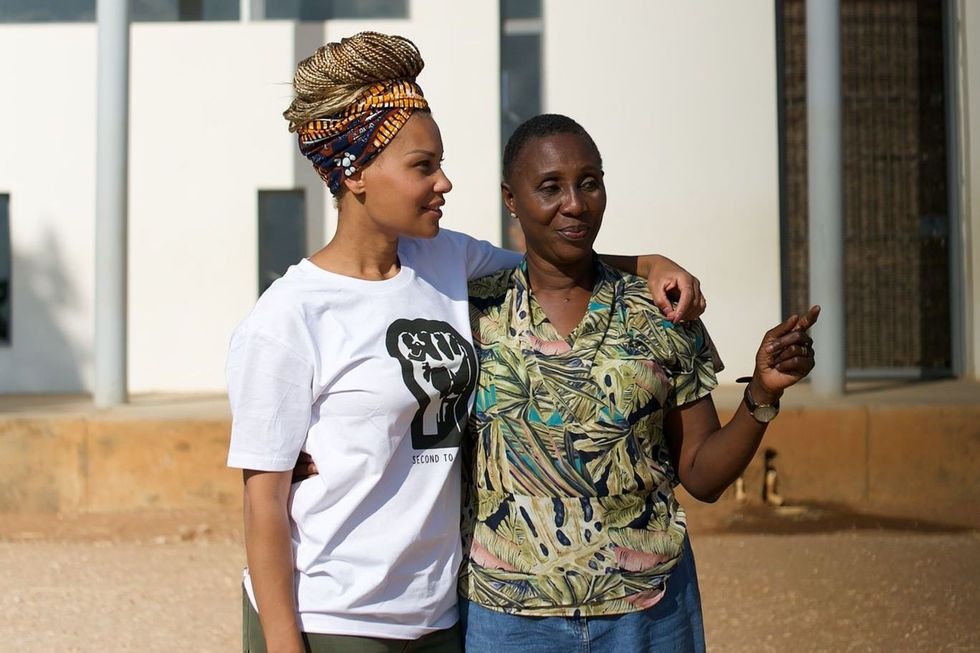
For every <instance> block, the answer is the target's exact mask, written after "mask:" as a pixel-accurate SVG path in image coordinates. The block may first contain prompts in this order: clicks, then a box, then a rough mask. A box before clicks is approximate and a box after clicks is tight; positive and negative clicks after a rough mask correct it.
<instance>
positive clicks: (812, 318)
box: [796, 305, 820, 331]
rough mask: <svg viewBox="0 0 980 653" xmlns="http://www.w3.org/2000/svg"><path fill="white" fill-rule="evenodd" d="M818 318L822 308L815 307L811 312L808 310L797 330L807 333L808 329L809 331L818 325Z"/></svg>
mask: <svg viewBox="0 0 980 653" xmlns="http://www.w3.org/2000/svg"><path fill="white" fill-rule="evenodd" d="M818 317H820V307H819V306H817V305H813V306H811V307H810V310H808V311H807V312H806V313H805V314H804V315H803V317H801V318H800V321H799V322H798V323H797V325H796V328H797V329H799V330H800V331H806V330H807V329H809V328H810V327H812V326H813V325H814V324H816V323H817V318H818Z"/></svg>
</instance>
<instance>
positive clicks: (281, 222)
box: [259, 190, 306, 295]
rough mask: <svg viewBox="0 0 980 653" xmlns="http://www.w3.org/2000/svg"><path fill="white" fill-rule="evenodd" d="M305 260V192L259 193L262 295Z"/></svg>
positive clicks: (275, 191) (271, 191) (260, 290)
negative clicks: (277, 280)
mask: <svg viewBox="0 0 980 653" xmlns="http://www.w3.org/2000/svg"><path fill="white" fill-rule="evenodd" d="M304 256H306V196H305V195H304V194H303V191H302V190H260V191H259V294H260V295H261V294H262V293H264V292H265V291H266V289H267V288H268V287H269V286H271V285H272V282H273V281H275V280H276V279H278V278H279V277H281V276H282V275H283V274H285V273H286V270H287V269H288V268H289V266H290V265H293V264H295V263H297V262H298V261H299V260H300V259H301V258H303V257H304Z"/></svg>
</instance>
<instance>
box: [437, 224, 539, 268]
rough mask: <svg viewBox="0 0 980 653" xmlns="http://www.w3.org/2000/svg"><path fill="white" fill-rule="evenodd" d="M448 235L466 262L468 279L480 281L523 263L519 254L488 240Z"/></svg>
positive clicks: (456, 233)
mask: <svg viewBox="0 0 980 653" xmlns="http://www.w3.org/2000/svg"><path fill="white" fill-rule="evenodd" d="M447 231H448V230H447ZM448 235H449V236H450V238H451V242H452V243H453V246H454V247H456V248H458V249H459V255H460V256H462V257H464V260H465V261H466V278H467V279H479V278H480V277H485V276H487V275H488V274H493V273H494V272H499V271H500V270H507V269H510V268H514V267H517V265H518V264H519V263H520V262H521V258H522V257H521V255H520V254H519V253H517V252H513V251H511V250H509V249H503V248H501V247H497V246H495V245H493V244H491V243H489V242H488V241H486V240H477V239H476V238H473V237H472V236H468V235H466V234H464V233H460V232H458V231H450V232H449V234H448Z"/></svg>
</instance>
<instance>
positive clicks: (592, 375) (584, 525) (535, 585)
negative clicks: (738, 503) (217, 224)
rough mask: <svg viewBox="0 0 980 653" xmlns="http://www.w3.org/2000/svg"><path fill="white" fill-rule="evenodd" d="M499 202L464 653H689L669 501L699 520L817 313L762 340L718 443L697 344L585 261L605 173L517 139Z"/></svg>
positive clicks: (707, 351) (683, 536)
mask: <svg viewBox="0 0 980 653" xmlns="http://www.w3.org/2000/svg"><path fill="white" fill-rule="evenodd" d="M503 167H504V183H503V184H502V188H503V198H504V202H505V204H506V206H507V208H508V209H509V210H510V212H511V214H512V215H515V216H516V217H517V219H518V220H520V224H521V228H522V229H523V231H524V236H525V239H526V243H527V256H526V258H525V259H524V261H522V263H521V264H520V265H519V266H518V267H517V268H515V269H513V270H509V271H504V272H501V273H497V274H495V275H492V276H490V277H487V278H484V279H480V280H477V281H475V282H471V284H470V306H471V320H472V322H473V337H474V345H475V346H476V349H477V358H478V360H479V363H480V375H479V381H478V383H477V390H476V401H475V406H474V414H473V418H472V422H471V431H472V432H471V433H470V435H469V436H468V438H467V442H468V445H467V447H465V448H466V449H471V451H470V452H469V454H468V461H467V462H466V464H465V466H464V472H463V473H464V493H465V494H466V495H467V496H466V497H465V501H464V520H463V524H464V526H463V537H464V552H465V553H466V557H465V559H464V564H463V568H462V572H461V577H460V592H461V594H462V595H463V596H464V597H466V599H467V601H466V602H465V603H464V604H463V610H462V612H463V615H464V630H465V637H466V649H467V651H468V652H469V653H491V652H492V653H509V652H511V651H513V652H515V653H516V652H520V653H536V652H551V651H553V652H555V653H562V652H565V651H577V650H588V651H593V653H595V652H601V651H610V652H612V651H654V650H657V651H660V650H670V651H698V650H703V648H704V638H703V630H702V626H701V613H700V598H699V594H698V589H697V580H696V575H695V570H694V562H693V558H692V555H691V552H690V547H689V544H688V540H687V528H686V520H685V516H684V509H683V508H682V507H681V506H680V505H679V504H678V503H677V500H676V498H675V496H674V492H673V487H674V486H675V484H676V483H678V482H680V483H681V484H682V485H683V486H684V487H685V489H687V490H688V491H689V492H690V493H691V494H692V495H693V496H694V497H696V498H698V499H701V500H704V501H714V500H716V499H717V498H718V497H719V495H721V493H722V492H723V491H724V489H725V488H726V487H727V486H728V485H729V484H730V483H731V482H732V481H733V480H734V479H735V478H736V477H738V475H739V474H740V473H741V472H742V471H743V470H744V468H745V466H746V465H747V464H748V462H749V461H750V459H751V458H752V455H753V454H754V452H755V451H756V449H757V447H758V446H759V443H760V441H761V439H762V436H763V433H764V432H765V430H766V425H767V423H768V422H769V421H770V420H771V419H772V418H773V417H774V416H775V413H776V412H777V411H778V405H779V397H780V395H781V394H782V393H783V391H784V390H785V389H786V388H787V387H789V386H791V385H793V384H794V383H796V382H797V381H799V380H800V379H801V378H802V377H804V376H805V375H806V374H807V373H809V371H810V370H811V369H812V367H813V357H812V348H811V345H812V341H811V340H810V338H809V336H808V335H807V334H806V329H807V328H808V327H809V326H810V325H811V324H812V323H813V322H814V321H815V320H816V317H817V313H818V308H817V307H814V308H812V309H811V310H810V311H809V312H808V313H807V314H806V315H805V316H803V317H798V316H792V317H790V318H788V319H787V320H786V321H784V322H783V323H782V324H780V325H778V326H776V327H775V328H773V329H771V330H770V331H769V332H767V333H766V334H765V336H764V338H763V344H762V346H761V347H760V349H759V351H758V354H757V356H756V366H755V370H754V372H753V375H752V379H751V381H750V382H749V384H748V386H747V387H746V391H745V401H743V403H742V405H741V406H740V407H739V409H738V411H737V412H736V414H735V416H734V417H733V418H732V419H731V420H730V421H729V422H728V424H726V425H725V426H721V425H720V423H719V419H718V414H717V412H716V410H715V408H714V405H713V403H712V401H711V395H710V392H711V390H712V388H713V387H714V386H715V385H716V379H715V373H716V372H717V371H718V370H719V369H721V364H720V362H719V360H718V358H717V356H715V355H714V349H713V347H712V345H711V340H710V338H709V337H708V333H707V331H706V330H705V328H704V326H703V325H702V324H701V323H700V322H695V323H693V324H691V325H689V326H686V327H682V326H679V325H675V324H672V323H671V322H669V321H667V320H666V319H665V318H664V315H663V313H662V312H661V311H660V310H659V309H658V308H657V307H656V306H655V304H654V302H653V301H652V298H651V296H650V294H649V291H648V289H647V288H646V283H645V282H643V280H641V279H638V278H637V277H634V276H631V275H628V274H623V273H621V272H618V271H617V270H614V269H612V268H610V267H609V266H607V265H605V264H603V263H602V261H600V260H599V259H598V258H597V257H596V255H595V254H594V252H593V250H592V243H593V242H594V240H595V238H596V235H597V234H598V232H599V227H600V225H601V224H602V218H603V212H604V210H605V205H606V193H605V188H604V186H603V172H602V159H601V157H600V155H599V151H598V149H597V147H596V145H595V143H594V142H593V140H592V138H591V137H590V136H589V135H588V133H587V132H586V131H585V130H584V129H583V128H582V127H581V126H580V125H578V123H576V122H574V121H573V120H571V119H570V118H567V117H564V116H557V115H543V116H537V117H535V118H532V119H531V120H529V121H527V122H526V123H524V124H523V125H521V126H520V127H519V128H518V129H517V130H516V132H515V133H514V135H513V136H512V137H511V139H510V141H509V142H508V144H507V147H506V149H505V151H504V166H503Z"/></svg>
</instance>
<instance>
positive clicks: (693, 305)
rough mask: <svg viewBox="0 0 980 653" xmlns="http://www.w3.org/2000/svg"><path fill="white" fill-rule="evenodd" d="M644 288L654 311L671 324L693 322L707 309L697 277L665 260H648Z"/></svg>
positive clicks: (657, 257) (662, 258)
mask: <svg viewBox="0 0 980 653" xmlns="http://www.w3.org/2000/svg"><path fill="white" fill-rule="evenodd" d="M647 284H649V286H650V293H651V294H652V295H653V301H654V303H655V304H656V305H657V308H659V309H660V310H661V311H662V312H663V314H664V317H666V318H667V319H668V320H669V321H671V322H674V323H677V322H684V321H689V320H696V319H697V318H698V317H700V316H701V314H702V313H704V309H705V308H706V307H707V305H708V303H707V301H705V299H704V295H702V294H701V282H700V281H698V279H697V277H695V276H694V275H692V274H691V273H690V272H688V271H687V270H685V269H684V268H682V267H681V266H679V265H677V264H676V263H674V262H673V261H671V260H670V259H669V258H667V257H666V256H656V257H654V258H653V259H652V260H651V263H650V274H649V275H648V276H647ZM674 302H676V303H674Z"/></svg>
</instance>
